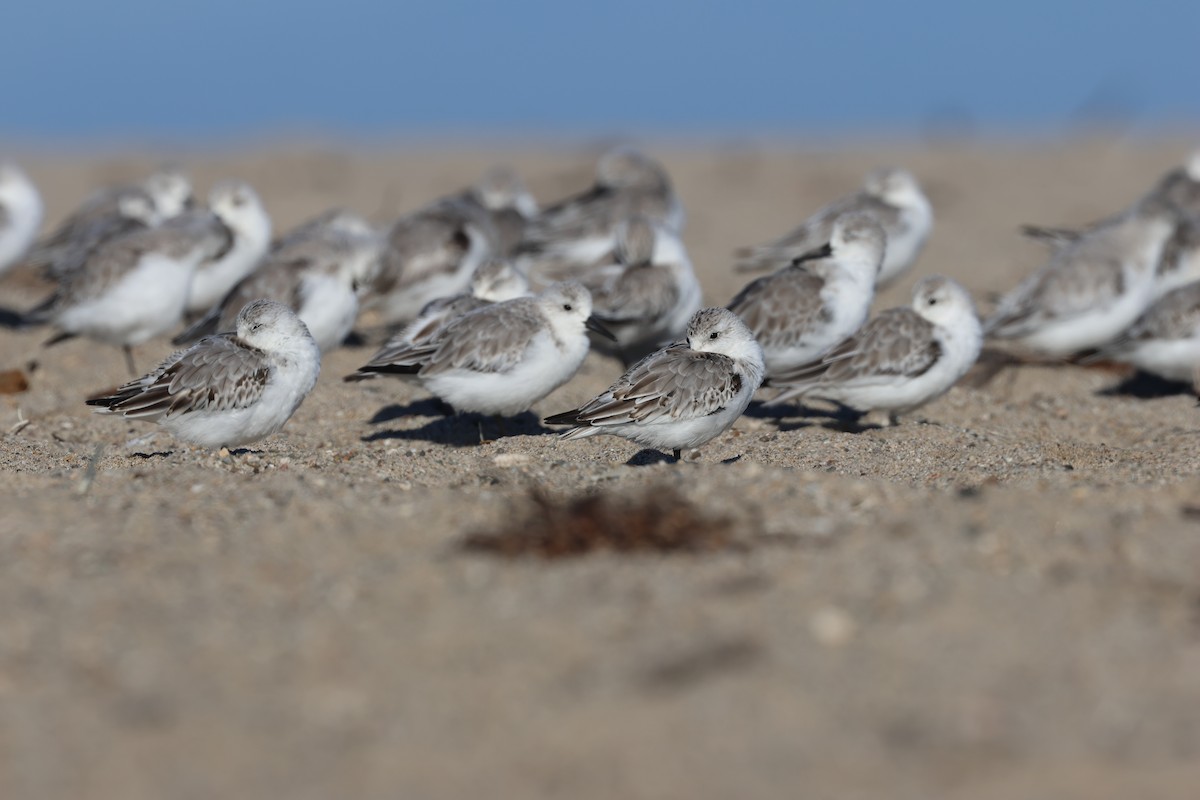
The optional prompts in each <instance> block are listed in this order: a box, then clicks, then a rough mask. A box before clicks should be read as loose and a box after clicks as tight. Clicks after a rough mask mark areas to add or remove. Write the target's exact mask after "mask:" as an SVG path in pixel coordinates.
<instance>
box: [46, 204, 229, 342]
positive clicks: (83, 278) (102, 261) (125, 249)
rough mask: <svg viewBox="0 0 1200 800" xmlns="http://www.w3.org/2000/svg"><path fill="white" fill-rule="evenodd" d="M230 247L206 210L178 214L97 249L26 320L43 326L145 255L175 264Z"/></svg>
mask: <svg viewBox="0 0 1200 800" xmlns="http://www.w3.org/2000/svg"><path fill="white" fill-rule="evenodd" d="M230 246H232V239H231V237H230V231H229V229H228V228H227V227H225V225H224V224H223V223H222V222H221V220H220V219H219V218H218V217H217V216H216V215H215V214H212V213H210V212H207V211H188V212H184V213H183V214H180V215H179V216H177V217H174V218H172V219H169V220H167V221H166V222H164V223H163V224H162V225H160V226H158V227H156V228H146V227H143V228H140V229H138V230H135V231H133V232H131V233H128V234H126V235H124V236H120V237H118V238H115V239H112V240H110V241H108V242H106V243H104V244H102V245H100V246H99V247H97V248H96V249H95V250H94V251H93V252H92V253H91V254H89V255H88V257H87V258H86V259H85V260H84V262H83V263H82V264H81V265H80V267H79V269H76V270H73V271H72V272H70V273H69V274H68V275H66V276H65V277H64V278H63V279H62V281H61V282H60V284H59V286H58V288H57V290H56V291H55V292H54V294H53V295H52V297H51V298H50V300H48V301H47V302H45V303H43V304H42V305H41V306H39V307H38V308H37V309H35V310H34V311H33V312H31V315H30V316H31V321H44V320H46V319H49V317H51V316H53V314H54V313H55V312H56V311H57V310H59V309H61V308H64V307H67V306H72V305H75V304H77V303H82V302H86V301H87V300H88V299H90V298H92V297H95V296H98V295H100V294H101V293H103V292H104V291H106V290H107V289H108V288H110V287H111V286H113V285H114V284H116V283H117V282H118V281H120V280H121V279H122V278H124V277H125V276H126V275H127V274H128V273H129V272H130V271H132V270H134V269H136V268H138V266H139V265H140V264H141V262H142V259H143V258H144V257H145V256H148V255H161V256H163V257H165V258H169V259H179V258H183V257H185V256H186V255H187V254H188V253H191V252H194V251H195V250H197V249H198V248H199V249H202V250H203V251H204V253H205V254H206V257H210V256H209V254H211V256H216V255H217V254H219V253H221V252H223V251H224V250H227V249H228V248H229V247H230Z"/></svg>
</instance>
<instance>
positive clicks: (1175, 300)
mask: <svg viewBox="0 0 1200 800" xmlns="http://www.w3.org/2000/svg"><path fill="white" fill-rule="evenodd" d="M1100 359H1111V360H1113V361H1120V362H1122V363H1125V364H1132V365H1133V366H1135V367H1137V368H1138V369H1140V370H1142V371H1143V372H1149V373H1151V374H1152V375H1158V376H1159V377H1161V378H1166V379H1167V380H1171V381H1190V382H1191V383H1192V386H1193V387H1195V389H1196V391H1197V392H1200V282H1196V283H1191V284H1188V285H1187V286H1181V287H1179V288H1178V289H1175V290H1174V291H1171V292H1168V293H1167V294H1166V295H1164V296H1163V297H1162V298H1161V299H1159V300H1158V301H1157V302H1155V303H1154V304H1153V305H1152V306H1150V308H1148V309H1146V312H1145V313H1144V314H1142V316H1141V317H1139V318H1138V320H1137V321H1136V322H1134V323H1133V325H1131V326H1130V328H1129V330H1127V331H1125V333H1124V334H1122V335H1121V337H1120V338H1118V339H1117V340H1116V341H1114V342H1113V343H1112V344H1110V345H1108V346H1107V347H1104V348H1101V350H1100V351H1099V352H1098V353H1097V354H1096V355H1095V357H1094V360H1100Z"/></svg>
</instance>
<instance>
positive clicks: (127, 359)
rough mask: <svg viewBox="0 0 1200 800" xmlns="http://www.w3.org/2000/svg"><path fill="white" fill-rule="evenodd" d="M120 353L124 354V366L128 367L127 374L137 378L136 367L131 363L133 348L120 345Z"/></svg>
mask: <svg viewBox="0 0 1200 800" xmlns="http://www.w3.org/2000/svg"><path fill="white" fill-rule="evenodd" d="M121 350H122V352H124V353H125V366H127V367H129V374H131V375H132V376H133V377H135V378H136V377H137V376H138V371H137V365H136V364H134V363H133V348H132V347H130V346H129V345H127V344H124V345H121Z"/></svg>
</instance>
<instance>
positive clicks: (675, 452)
mask: <svg viewBox="0 0 1200 800" xmlns="http://www.w3.org/2000/svg"><path fill="white" fill-rule="evenodd" d="M671 455H673V456H675V463H676V464H678V463H679V460H680V458H681V457H682V451H681V450H679V449H678V448H676V449H675V450H672V451H671Z"/></svg>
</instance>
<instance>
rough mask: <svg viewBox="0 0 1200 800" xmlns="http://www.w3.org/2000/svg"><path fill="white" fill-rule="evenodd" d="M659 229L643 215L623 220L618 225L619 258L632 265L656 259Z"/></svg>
mask: <svg viewBox="0 0 1200 800" xmlns="http://www.w3.org/2000/svg"><path fill="white" fill-rule="evenodd" d="M657 240H658V230H657V228H655V226H654V223H653V222H651V221H650V220H649V219H647V218H646V217H643V216H640V215H639V216H634V217H630V218H629V219H626V220H623V221H622V222H621V223H620V224H619V225H618V226H617V247H616V255H617V260H618V261H619V262H621V263H622V264H625V265H626V266H630V267H639V266H644V265H646V264H649V263H651V262H652V261H653V260H654V245H655V243H656V242H657Z"/></svg>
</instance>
